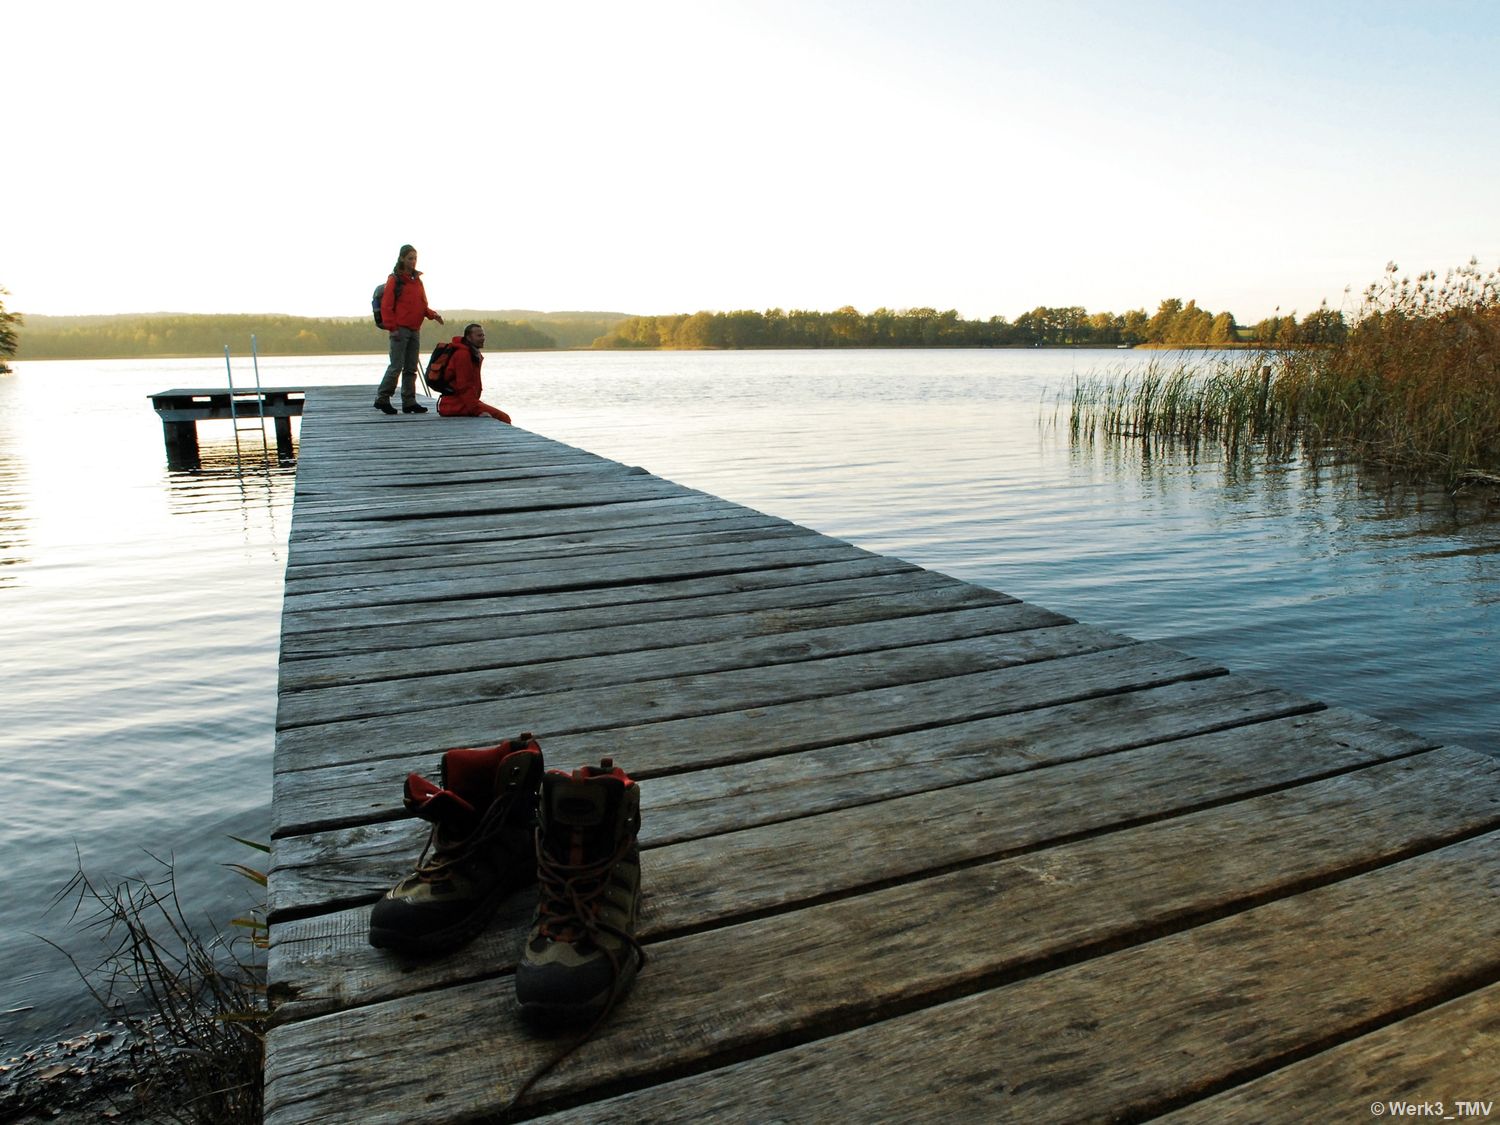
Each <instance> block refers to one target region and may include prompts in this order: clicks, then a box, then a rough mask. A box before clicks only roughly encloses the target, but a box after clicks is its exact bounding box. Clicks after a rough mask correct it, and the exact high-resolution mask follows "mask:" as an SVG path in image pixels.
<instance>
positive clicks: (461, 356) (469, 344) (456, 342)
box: [437, 324, 510, 422]
mask: <svg viewBox="0 0 1500 1125" xmlns="http://www.w3.org/2000/svg"><path fill="white" fill-rule="evenodd" d="M483 347H484V326H483V325H481V324H470V325H468V326H467V327H465V328H464V334H463V335H462V336H455V337H453V348H454V352H453V356H452V358H451V359H449V360H448V375H449V382H450V384H451V385H452V387H453V389H452V390H451V391H446V392H444V394H443V397H442V398H440V399H438V408H437V409H438V413H439V414H441V415H443V416H444V417H446V418H477V417H478V416H480V415H481V414H488V415H489V416H490V417H491V418H498V419H500V421H502V422H509V421H510V415H509V414H507V413H505V411H503V410H499V409H497V408H495V407H493V406H490V405H489V404H488V403H484V402H480V401H479V396H480V395H482V394H483V393H484V382H483V380H482V379H481V378H480V375H479V369H480V367H481V366H482V365H483V364H484V356H483V355H482V354H481V349H482V348H483Z"/></svg>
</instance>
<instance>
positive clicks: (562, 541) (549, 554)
mask: <svg viewBox="0 0 1500 1125" xmlns="http://www.w3.org/2000/svg"><path fill="white" fill-rule="evenodd" d="M803 533H804V532H803V529H801V528H798V527H797V526H796V525H795V524H791V523H788V522H787V521H785V520H778V519H775V518H773V517H771V516H762V515H759V514H749V515H739V516H735V515H726V516H725V517H724V518H722V519H716V520H708V519H698V520H683V521H679V522H675V523H668V524H649V525H642V524H639V523H634V524H631V525H629V526H627V527H616V528H599V529H594V530H587V529H585V530H579V531H575V532H564V531H561V530H558V531H554V532H552V533H549V534H546V535H531V536H516V535H502V534H500V533H498V532H497V533H496V534H495V535H494V536H492V537H490V538H488V539H480V538H469V539H466V540H461V541H459V542H456V543H434V542H432V541H431V540H423V541H421V542H417V543H412V542H405V543H399V544H395V545H383V546H369V547H355V546H341V547H338V548H335V549H334V550H328V549H326V548H323V549H313V548H307V549H300V550H298V551H296V552H295V553H294V557H292V558H291V559H289V560H288V563H287V577H288V578H298V579H301V578H304V577H311V576H314V575H327V574H338V573H343V572H345V571H347V570H348V569H349V568H350V566H351V564H354V563H367V562H368V563H375V564H376V565H377V566H379V567H380V568H381V569H384V570H417V569H422V568H425V567H429V566H431V565H432V560H433V558H434V557H442V558H445V559H453V558H464V559H496V558H534V559H538V560H540V561H550V560H553V559H558V558H563V557H578V556H583V555H591V554H606V553H609V552H612V551H630V550H635V549H638V548H640V547H645V546H652V547H669V546H673V545H675V544H679V543H690V542H701V543H709V542H716V541H717V542H723V541H729V540H746V539H752V538H761V537H764V538H775V537H777V536H779V535H800V534H803Z"/></svg>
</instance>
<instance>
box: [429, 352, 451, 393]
mask: <svg viewBox="0 0 1500 1125" xmlns="http://www.w3.org/2000/svg"><path fill="white" fill-rule="evenodd" d="M456 351H458V349H457V348H455V347H454V346H453V345H452V344H451V343H450V344H439V345H438V346H437V347H435V348H433V349H432V358H431V359H429V360H428V361H427V385H428V386H429V387H431V388H432V389H433V390H435V391H437V392H438V394H442V395H447V394H452V393H453V375H452V373H451V372H450V371H449V370H448V361H449V360H451V359H452V358H453V353H454V352H456Z"/></svg>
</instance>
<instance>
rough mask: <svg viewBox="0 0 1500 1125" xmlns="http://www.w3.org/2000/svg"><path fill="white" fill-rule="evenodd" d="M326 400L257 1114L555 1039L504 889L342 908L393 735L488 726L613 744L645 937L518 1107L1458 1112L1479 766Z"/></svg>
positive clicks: (1206, 1115)
mask: <svg viewBox="0 0 1500 1125" xmlns="http://www.w3.org/2000/svg"><path fill="white" fill-rule="evenodd" d="M368 400H369V391H368V389H367V388H309V389H308V390H307V406H306V411H305V416H304V419H303V423H302V426H303V428H302V436H301V450H300V461H299V466H298V473H297V494H296V504H295V508H294V514H293V521H292V530H291V546H290V552H289V561H288V567H287V579H286V601H285V609H284V615H283V625H282V657H281V659H282V663H281V686H280V705H279V709H278V716H277V727H278V734H277V746H276V760H275V799H274V853H273V863H272V871H271V882H270V908H271V917H272V929H271V935H272V942H273V945H272V951H271V957H270V977H271V988H272V995H273V999H274V1002H275V1003H276V1004H277V1020H278V1025H277V1026H276V1027H275V1029H274V1030H273V1031H272V1032H271V1034H270V1037H269V1040H268V1043H267V1066H266V1120H267V1121H268V1122H270V1123H272V1125H289V1123H292V1122H314V1121H316V1122H324V1121H330V1122H331V1121H348V1122H360V1123H363V1125H374V1123H376V1122H427V1121H431V1122H450V1121H451V1122H458V1121H476V1120H485V1119H493V1118H494V1115H496V1114H498V1113H499V1112H500V1111H501V1109H502V1107H504V1106H505V1104H506V1103H507V1101H508V1100H509V1099H510V1097H511V1094H512V1092H513V1091H514V1090H515V1089H516V1088H517V1087H518V1085H519V1084H520V1083H521V1082H522V1081H523V1080H524V1078H525V1077H526V1076H527V1075H528V1074H530V1073H531V1071H532V1070H533V1068H535V1067H536V1066H538V1065H539V1064H541V1063H542V1062H544V1061H545V1060H547V1059H548V1058H550V1057H551V1056H552V1055H553V1054H554V1053H555V1052H556V1051H558V1050H559V1048H560V1046H562V1045H565V1044H566V1042H567V1040H566V1039H545V1038H538V1037H535V1036H534V1035H532V1034H531V1033H529V1032H527V1031H526V1030H524V1029H523V1028H522V1027H521V1025H520V1024H519V1023H518V1020H517V1018H516V1011H515V1002H514V997H513V992H512V982H511V973H512V970H513V967H514V965H515V961H516V957H517V954H518V952H519V948H520V943H521V938H522V934H523V933H524V929H525V926H526V923H527V921H528V918H529V913H530V910H531V906H532V900H531V899H529V898H528V897H527V896H526V895H521V896H519V897H518V898H517V899H515V900H512V901H511V902H510V903H508V904H507V905H506V906H505V907H504V908H502V911H501V913H500V915H499V916H498V917H497V918H496V920H495V922H494V924H493V925H492V926H491V927H490V928H489V929H488V930H487V931H486V932H485V933H484V934H483V935H481V937H480V938H478V939H477V940H476V941H475V942H474V943H472V944H471V945H470V946H468V947H466V948H465V949H463V950H462V951H460V952H458V953H456V954H453V955H451V956H448V957H445V958H441V959H437V960H432V961H425V962H423V961H411V962H408V961H403V960H401V959H398V958H396V957H393V956H391V955H389V954H387V953H382V952H380V951H377V950H375V949H373V948H371V947H369V946H368V945H367V944H366V926H367V918H368V911H369V904H370V903H371V902H372V901H373V900H374V899H375V898H376V897H377V896H378V895H379V894H380V893H382V892H383V891H384V890H385V889H386V888H387V887H388V886H389V885H390V884H391V883H392V882H394V881H395V880H396V879H397V878H398V877H399V876H400V875H402V874H403V873H404V872H405V871H406V870H408V869H409V867H410V865H411V864H412V862H413V861H414V860H415V859H416V857H417V855H418V853H419V852H420V850H421V848H422V844H423V842H424V841H425V839H426V827H425V825H422V824H420V823H419V822H415V821H411V820H406V819H402V818H401V817H402V812H401V802H400V798H401V784H402V780H403V778H404V777H405V775H406V773H407V772H408V771H411V770H418V771H420V772H422V773H424V774H427V775H429V776H436V774H435V771H436V769H437V765H438V760H439V757H440V754H441V752H442V751H443V750H444V749H446V748H450V747H454V746H468V745H488V744H491V743H493V742H496V741H498V740H500V739H501V738H504V737H507V736H510V735H513V734H515V733H517V732H519V731H521V730H532V731H535V732H536V733H537V736H538V738H539V740H540V742H541V745H542V747H543V750H544V752H545V754H546V757H547V762H548V764H549V766H554V767H561V768H572V767H573V766H576V765H581V764H585V763H588V762H595V761H597V760H598V759H599V758H600V757H601V756H604V755H609V756H613V757H614V758H615V759H616V760H617V762H619V764H621V765H623V766H624V767H625V768H626V769H627V770H628V771H629V772H630V773H631V774H632V775H633V776H635V777H637V778H639V779H641V781H642V786H641V793H642V801H643V826H642V833H641V840H642V846H643V848H644V849H645V850H644V852H643V855H642V864H643V870H644V876H643V879H644V916H643V919H642V925H641V936H642V937H643V939H644V941H645V944H646V948H647V950H648V952H649V954H650V962H649V963H648V964H647V966H646V967H645V969H644V970H643V971H642V974H641V976H640V979H639V980H638V982H637V983H636V986H635V988H634V990H633V991H632V992H631V993H630V995H629V996H628V998H627V999H626V1000H625V1001H624V1002H623V1004H622V1005H621V1006H620V1007H619V1009H617V1010H616V1011H615V1012H614V1013H613V1014H612V1015H611V1017H610V1019H609V1020H608V1022H607V1023H606V1024H605V1025H604V1027H603V1028H601V1030H600V1031H599V1032H598V1034H597V1035H596V1036H595V1037H594V1038H593V1039H592V1040H591V1041H590V1042H588V1043H587V1044H586V1045H585V1046H583V1047H582V1048H580V1049H579V1050H578V1051H577V1052H576V1053H575V1054H573V1055H572V1056H571V1057H569V1058H568V1059H567V1060H566V1061H564V1062H563V1063H562V1064H561V1065H560V1066H558V1067H557V1069H556V1070H555V1071H553V1072H552V1073H551V1074H549V1075H548V1076H547V1077H545V1078H544V1079H543V1080H542V1081H541V1082H539V1083H538V1084H537V1086H536V1087H534V1088H533V1090H532V1091H531V1092H530V1094H529V1095H528V1097H527V1099H526V1101H525V1102H524V1103H523V1106H522V1110H521V1113H520V1116H521V1117H540V1118H545V1119H546V1120H549V1121H568V1122H640V1121H652V1122H771V1121H778V1122H824V1121H827V1122H843V1121H850V1122H866V1121H902V1122H905V1121H944V1122H948V1121H964V1122H993V1121H1012V1120H1014V1121H1027V1122H1067V1121H1103V1120H1144V1119H1148V1118H1153V1117H1158V1116H1166V1117H1168V1118H1169V1119H1170V1120H1173V1121H1182V1122H1187V1121H1192V1122H1223V1121H1244V1122H1266V1121H1320V1122H1322V1121H1351V1122H1358V1121H1367V1120H1372V1119H1373V1118H1372V1114H1371V1109H1370V1106H1371V1103H1374V1102H1382V1103H1385V1102H1392V1103H1394V1102H1402V1101H1404V1102H1408V1103H1421V1102H1439V1101H1441V1102H1444V1103H1446V1106H1447V1110H1446V1112H1447V1113H1448V1114H1455V1113H1456V1112H1457V1110H1456V1109H1455V1106H1457V1105H1459V1104H1462V1103H1475V1105H1476V1106H1478V1105H1480V1104H1483V1103H1493V1105H1492V1110H1491V1111H1490V1112H1491V1113H1492V1116H1491V1117H1490V1118H1489V1119H1491V1120H1500V762H1497V761H1496V760H1494V759H1492V758H1490V757H1487V756H1485V755H1482V754H1479V753H1477V752H1473V751H1470V750H1466V749H1463V748H1460V747H1451V746H1449V747H1445V746H1438V745H1435V744H1434V743H1432V742H1431V741H1429V740H1426V739H1423V738H1421V737H1418V736H1416V735H1413V734H1410V733H1408V732H1405V731H1402V730H1399V729H1396V728H1394V727H1392V726H1389V725H1387V724H1384V723H1381V722H1378V721H1376V720H1374V719H1371V718H1368V717H1365V716H1362V715H1358V714H1354V713H1351V712H1349V711H1345V710H1340V709H1338V708H1330V707H1325V706H1323V705H1322V704H1320V703H1318V702H1316V701H1313V700H1310V699H1307V698H1304V697H1302V696H1299V695H1297V694H1296V693H1295V692H1292V691H1288V690H1283V689H1281V688H1277V687H1272V686H1268V685H1266V684H1263V683H1258V682H1255V681H1252V680H1250V679H1247V678H1244V677H1241V676H1238V675H1231V674H1229V673H1227V672H1226V671H1225V669H1223V668H1219V667H1216V666H1215V665H1213V664H1211V663H1209V662H1207V661H1204V660H1200V659H1197V658H1195V657H1191V656H1187V655H1184V654H1183V653H1180V652H1176V651H1174V650H1172V649H1170V648H1167V647H1163V646H1160V645H1156V644H1143V643H1138V642H1136V641H1133V640H1132V639H1130V638H1128V637H1125V636H1121V635H1119V634H1116V633H1111V632H1108V631H1105V630H1102V629H1096V628H1092V627H1090V626H1088V625H1084V624H1079V623H1076V622H1074V621H1072V620H1070V619H1068V618H1066V617H1063V616H1060V615H1058V614H1056V613H1051V612H1049V611H1047V610H1045V609H1042V608H1040V607H1037V606H1033V605H1028V604H1026V603H1024V602H1020V601H1017V600H1016V599H1014V598H1010V597H1007V596H1005V595H1004V594H1000V593H996V592H994V591H991V590H986V589H982V588H980V587H977V586H973V585H968V584H966V583H963V582H959V581H957V580H955V579H952V578H949V577H946V576H944V575H941V574H937V573H933V572H931V571H927V570H922V569H919V568H917V567H914V566H911V565H909V564H907V563H904V562H902V561H900V560H897V559H892V558H888V557H884V556H880V555H876V554H871V553H869V552H866V551H863V550H859V549H858V548H856V547H853V546H851V545H849V544H847V543H844V542H841V541H839V540H836V539H833V538H830V537H828V536H825V535H820V534H817V533H816V532H814V531H810V530H808V529H806V528H802V527H798V526H795V525H793V524H790V523H788V522H786V521H784V520H781V519H777V518H775V517H774V516H770V515H764V514H761V513H758V512H754V511H751V510H748V509H746V508H744V507H740V506H737V505H735V504H732V503H729V502H727V501H724V500H722V499H719V498H717V497H714V496H711V495H708V494H705V493H702V492H697V491H694V490H693V489H691V488H687V487H684V486H682V485H680V484H675V483H672V482H669V481H665V480H662V479H660V478H658V477H655V476H652V475H650V474H649V473H647V472H645V471H644V470H641V469H638V468H631V467H628V466H625V465H621V464H618V463H615V462H612V461H608V460H605V459H602V458H600V457H597V456H595V455H593V454H590V453H588V452H586V451H584V450H581V449H576V448H572V447H569V446H566V445H562V444H559V443H557V442H554V441H550V440H548V439H546V438H543V437H540V436H538V435H536V434H532V433H528V432H527V431H525V430H522V429H513V428H510V427H506V426H503V425H500V424H497V423H495V422H492V421H490V420H489V419H439V418H438V417H437V416H436V415H432V414H430V415H426V416H421V417H416V418H410V417H398V418H387V417H385V416H383V415H380V414H378V413H376V412H375V411H373V410H371V409H370V406H369V401H368ZM1101 581H1107V576H1101ZM1399 658H1400V657H1399V654H1393V659H1399ZM1385 1115H1387V1116H1389V1117H1391V1118H1393V1119H1395V1120H1403V1119H1405V1118H1403V1117H1402V1116H1400V1115H1398V1114H1397V1113H1396V1112H1395V1111H1394V1110H1392V1111H1390V1112H1389V1113H1388V1114H1385ZM1439 1116H1441V1113H1440V1114H1439ZM1469 1118H1472V1119H1473V1120H1485V1119H1486V1118H1485V1117H1484V1116H1480V1115H1479V1114H1478V1112H1477V1110H1476V1113H1474V1114H1469V1115H1466V1117H1465V1118H1460V1119H1469Z"/></svg>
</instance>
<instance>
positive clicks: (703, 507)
mask: <svg viewBox="0 0 1500 1125" xmlns="http://www.w3.org/2000/svg"><path fill="white" fill-rule="evenodd" d="M748 510H749V509H746V508H743V507H740V506H739V505H737V504H731V503H730V502H729V501H727V500H720V499H718V498H717V497H714V498H709V497H699V496H660V497H654V498H652V499H649V500H630V501H623V502H621V503H618V504H612V503H594V504H581V505H579V506H578V507H574V508H559V509H555V510H552V511H546V512H505V513H499V514H495V513H471V514H470V515H469V516H468V517H467V518H458V517H449V518H445V519H432V520H397V521H391V522H389V523H363V524H358V525H350V526H337V525H325V527H323V528H322V529H320V530H318V531H311V530H305V529H303V528H301V527H299V526H298V525H297V523H296V521H295V520H294V521H293V525H292V529H291V531H290V533H289V537H290V546H291V553H292V555H293V557H295V558H302V557H311V556H312V555H313V554H315V553H317V552H323V553H325V554H326V553H333V554H335V556H336V553H337V551H339V550H340V549H343V548H347V547H351V546H370V545H381V546H393V545H425V544H429V543H447V542H451V543H461V542H464V541H466V540H469V539H480V540H490V539H494V538H496V537H497V536H510V537H512V538H518V539H519V538H527V537H531V536H546V535H551V534H561V533H563V532H568V531H580V530H590V529H596V528H609V527H637V526H640V527H644V526H649V525H651V524H655V523H671V522H675V521H680V520H688V519H699V520H709V519H713V518H715V517H716V516H718V515H723V516H726V517H728V516H742V515H744V514H745V512H747V511H748Z"/></svg>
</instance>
